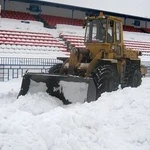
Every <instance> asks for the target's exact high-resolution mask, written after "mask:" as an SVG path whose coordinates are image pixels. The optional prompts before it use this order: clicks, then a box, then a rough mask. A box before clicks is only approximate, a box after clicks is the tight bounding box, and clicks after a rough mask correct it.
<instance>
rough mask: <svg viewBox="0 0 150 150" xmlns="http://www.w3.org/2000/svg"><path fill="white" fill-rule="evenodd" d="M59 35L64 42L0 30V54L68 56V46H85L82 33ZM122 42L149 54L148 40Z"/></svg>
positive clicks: (47, 36) (31, 33) (144, 53)
mask: <svg viewBox="0 0 150 150" xmlns="http://www.w3.org/2000/svg"><path fill="white" fill-rule="evenodd" d="M59 37H60V38H62V40H63V41H64V43H66V44H64V43H62V42H60V41H59V40H57V39H56V38H55V37H53V36H52V35H51V34H48V33H33V32H23V31H10V30H0V54H1V55H2V54H3V55H5V54H6V55H8V54H13V56H15V55H16V56H18V55H20V54H22V55H23V54H29V55H30V54H35V55H46V56H48V55H49V56H53V55H56V56H57V57H59V56H60V57H61V56H62V57H63V56H64V57H68V56H69V54H70V53H69V51H68V50H69V47H77V48H85V45H84V37H83V35H78V36H75V35H67V34H60V35H59ZM124 43H125V46H126V47H127V48H132V49H136V50H138V51H141V52H142V54H143V55H149V54H150V42H140V41H129V40H125V41H124Z"/></svg>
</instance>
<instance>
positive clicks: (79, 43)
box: [59, 34, 150, 55]
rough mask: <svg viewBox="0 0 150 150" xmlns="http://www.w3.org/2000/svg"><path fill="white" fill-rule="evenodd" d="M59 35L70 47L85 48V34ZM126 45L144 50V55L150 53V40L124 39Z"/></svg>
mask: <svg viewBox="0 0 150 150" xmlns="http://www.w3.org/2000/svg"><path fill="white" fill-rule="evenodd" d="M59 37H60V38H62V39H63V40H64V41H65V43H66V44H67V47H68V48H71V47H77V48H85V45H84V37H83V36H75V35H73V36H72V35H67V34H60V35H59ZM124 45H125V47H126V48H132V49H135V50H138V51H140V52H142V54H143V55H150V42H141V41H131V40H124Z"/></svg>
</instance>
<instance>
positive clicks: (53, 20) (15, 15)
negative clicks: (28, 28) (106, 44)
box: [1, 10, 150, 33]
mask: <svg viewBox="0 0 150 150" xmlns="http://www.w3.org/2000/svg"><path fill="white" fill-rule="evenodd" d="M1 17H2V18H12V19H20V20H33V21H36V19H35V18H34V17H33V16H32V15H31V14H30V13H24V12H17V11H8V10H5V11H3V10H2V12H1ZM38 17H40V18H41V19H42V20H43V21H45V22H47V24H48V25H49V26H50V27H55V26H56V24H68V25H76V26H82V25H83V20H82V19H72V18H66V17H60V16H51V15H45V14H41V15H40V16H38ZM123 30H124V31H131V32H147V33H150V29H143V28H136V27H134V26H127V25H124V26H123Z"/></svg>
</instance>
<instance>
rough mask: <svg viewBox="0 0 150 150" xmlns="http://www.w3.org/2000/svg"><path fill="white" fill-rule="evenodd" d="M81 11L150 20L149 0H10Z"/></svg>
mask: <svg viewBox="0 0 150 150" xmlns="http://www.w3.org/2000/svg"><path fill="white" fill-rule="evenodd" d="M10 1H18V2H26V3H36V4H40V5H49V6H54V7H62V8H67V9H73V10H81V11H100V10H101V11H104V12H105V13H107V14H110V15H118V16H120V17H127V18H130V17H133V18H135V19H141V20H147V21H150V11H149V6H150V0H144V1H143V0H132V1H131V0H124V1H122V0H92V1H91V0H86V1H82V0H74V1H73V0H10Z"/></svg>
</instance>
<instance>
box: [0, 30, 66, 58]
mask: <svg viewBox="0 0 150 150" xmlns="http://www.w3.org/2000/svg"><path fill="white" fill-rule="evenodd" d="M0 52H1V53H11V54H12V53H14V54H35V55H36V54H41V55H44V54H45V55H47V54H52V53H55V54H57V56H65V55H69V52H67V47H66V46H65V45H64V44H63V43H61V42H59V41H58V40H57V39H56V38H55V37H53V36H52V35H51V34H47V33H34V32H23V31H10V30H0ZM59 54H60V55H59Z"/></svg>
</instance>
